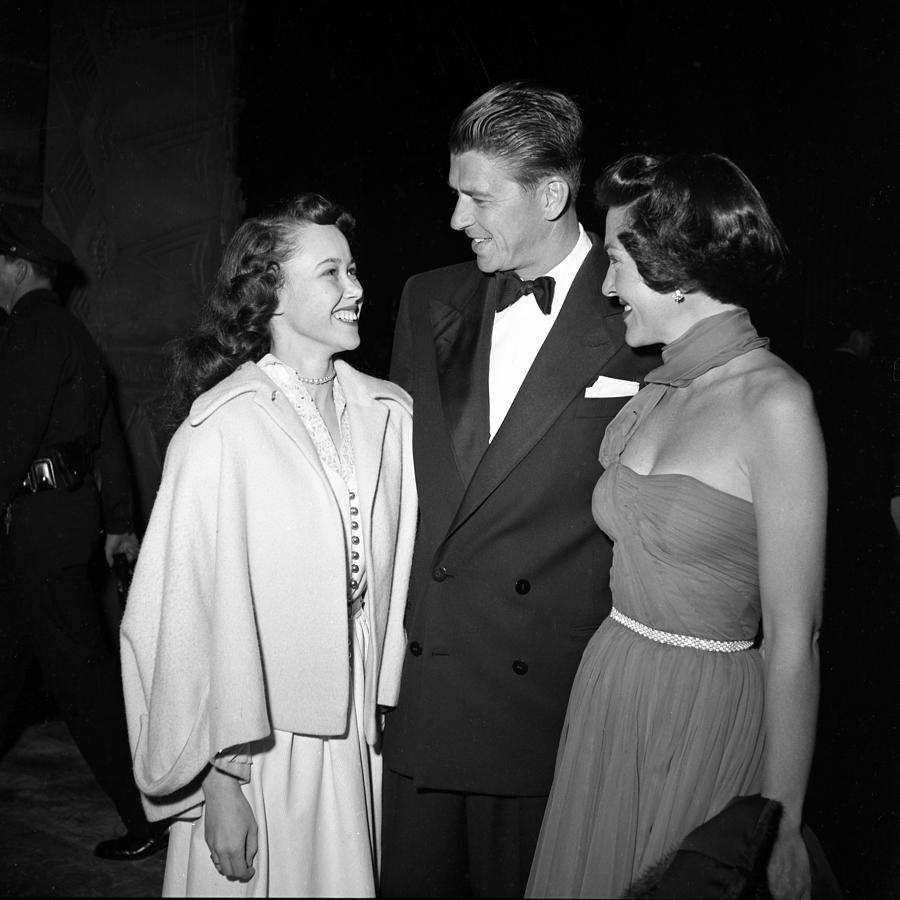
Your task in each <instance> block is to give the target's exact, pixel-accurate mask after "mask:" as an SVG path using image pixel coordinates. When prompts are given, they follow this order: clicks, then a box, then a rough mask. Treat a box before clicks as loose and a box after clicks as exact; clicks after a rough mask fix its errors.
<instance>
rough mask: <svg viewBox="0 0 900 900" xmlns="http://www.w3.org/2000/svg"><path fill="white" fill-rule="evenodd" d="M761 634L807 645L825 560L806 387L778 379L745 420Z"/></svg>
mask: <svg viewBox="0 0 900 900" xmlns="http://www.w3.org/2000/svg"><path fill="white" fill-rule="evenodd" d="M748 424H749V425H750V427H749V429H748V444H749V447H748V455H747V465H748V473H749V477H750V487H751V491H752V496H753V504H754V509H755V512H756V525H757V538H758V542H759V579H760V591H761V599H762V612H763V628H764V631H765V632H766V637H767V639H769V638H771V637H773V636H774V633H775V631H776V630H778V631H780V630H782V629H787V630H788V632H789V633H794V634H796V636H797V637H798V638H800V639H801V640H804V642H805V639H806V638H807V637H808V636H809V634H810V632H813V633H814V632H815V630H816V629H818V627H819V624H820V619H821V602H822V601H821V595H822V582H823V570H824V554H825V511H826V500H827V496H826V492H827V478H826V463H825V449H824V445H823V442H822V434H821V430H820V428H819V422H818V419H817V417H816V412H815V406H814V403H813V399H812V394H811V392H810V390H809V387H808V385H807V384H806V382H804V381H803V380H802V379H801V378H799V376H797V375H795V374H787V373H784V374H781V373H780V374H779V375H778V376H777V377H774V378H773V379H772V382H771V383H770V384H769V385H768V386H767V387H766V388H765V389H764V390H763V391H762V392H761V395H760V396H759V398H758V401H757V402H755V403H754V405H753V406H752V408H751V411H750V414H749V423H748Z"/></svg>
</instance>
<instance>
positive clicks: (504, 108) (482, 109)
mask: <svg viewBox="0 0 900 900" xmlns="http://www.w3.org/2000/svg"><path fill="white" fill-rule="evenodd" d="M583 131H584V126H583V125H582V121H581V112H580V110H579V109H578V105H577V104H576V103H575V101H574V100H573V99H572V98H571V97H568V96H567V95H566V94H563V93H562V92H560V91H557V90H553V89H552V88H548V87H543V86H541V85H538V84H533V83H532V82H529V81H508V82H506V83H504V84H498V85H497V86H496V87H492V88H491V89H490V90H489V91H487V92H486V93H484V94H482V95H481V96H480V97H478V98H477V99H476V100H473V101H472V103H470V104H469V105H468V106H467V107H466V108H465V109H464V110H463V111H462V112H461V113H460V114H459V115H458V116H457V117H456V120H455V121H454V123H453V125H452V126H451V128H450V139H449V147H450V153H451V154H453V155H459V154H461V153H465V152H467V151H469V150H475V151H477V152H479V153H483V154H484V155H485V156H488V157H491V158H492V159H495V160H497V161H500V162H502V163H503V164H504V165H505V166H506V167H507V169H508V170H509V173H510V175H511V176H512V177H513V178H514V179H515V180H516V181H517V182H518V183H519V184H520V185H522V187H524V188H527V189H533V188H534V187H536V186H537V185H538V183H539V182H540V181H541V179H543V178H546V177H547V176H553V175H557V176H562V178H563V180H565V181H566V183H567V184H568V185H569V192H570V195H571V196H570V203H574V202H575V198H576V197H577V196H578V190H579V188H580V187H581V169H582V166H583V164H584V156H583V152H582V148H581V139H582V134H583Z"/></svg>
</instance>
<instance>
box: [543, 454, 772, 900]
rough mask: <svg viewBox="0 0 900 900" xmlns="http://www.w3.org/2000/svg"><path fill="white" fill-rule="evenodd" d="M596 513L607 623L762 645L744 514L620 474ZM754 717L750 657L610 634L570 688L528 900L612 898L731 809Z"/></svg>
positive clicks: (756, 768)
mask: <svg viewBox="0 0 900 900" xmlns="http://www.w3.org/2000/svg"><path fill="white" fill-rule="evenodd" d="M593 507H594V516H595V518H596V519H597V521H598V523H599V524H600V526H601V527H602V528H603V530H604V531H606V532H607V533H608V534H609V535H610V536H611V537H612V538H613V539H614V541H615V554H614V559H613V568H612V589H613V597H614V605H615V609H617V610H618V611H619V612H620V613H623V614H624V615H625V616H628V617H630V618H631V619H634V620H636V621H637V622H639V623H641V624H642V625H646V626H650V627H651V628H654V629H657V630H659V631H665V632H669V633H674V634H677V635H689V636H691V637H696V638H706V639H710V640H719V641H742V640H743V641H752V640H753V639H754V638H755V636H756V633H757V628H758V623H759V617H760V604H759V586H758V573H757V552H756V523H755V517H754V513H753V506H752V504H751V503H749V502H748V501H745V500H743V499H741V498H739V497H735V496H732V495H730V494H725V493H723V492H721V491H719V490H717V489H715V488H713V487H710V486H709V485H706V484H704V483H702V482H700V481H697V480H696V479H694V478H692V477H690V476H687V475H639V474H637V473H635V472H633V471H632V470H631V469H629V468H627V467H626V466H624V465H622V464H621V463H620V462H618V461H614V462H612V464H611V465H610V466H609V467H608V468H607V470H606V472H605V473H604V474H603V476H602V478H601V479H600V481H599V482H598V484H597V487H596V488H595V491H594V502H593ZM763 701H764V692H763V667H762V659H761V657H760V655H759V653H758V651H757V650H755V649H748V650H740V651H737V652H715V651H709V650H702V649H695V648H693V647H683V646H673V645H671V644H666V643H659V642H657V641H654V640H651V639H649V638H647V637H644V636H642V635H641V634H638V633H636V632H635V631H633V630H631V629H630V628H627V627H626V626H625V625H623V624H620V623H619V622H618V621H615V620H613V619H612V618H609V619H607V620H606V621H604V622H603V624H602V625H601V626H600V628H599V629H598V631H597V632H596V634H595V635H594V637H593V638H592V639H591V641H590V643H589V644H588V646H587V648H586V649H585V652H584V656H583V658H582V662H581V665H580V668H579V670H578V673H577V675H576V677H575V682H574V685H573V687H572V693H571V697H570V700H569V707H568V711H567V714H566V720H565V725H564V727H563V733H562V738H561V743H560V749H559V753H558V756H557V761H556V771H555V777H554V782H553V789H552V791H551V794H550V799H549V802H548V805H547V811H546V814H545V817H544V822H543V826H542V830H541V835H540V839H539V841H538V848H537V851H536V854H535V858H534V863H533V866H532V870H531V877H530V879H529V884H528V891H527V893H528V895H529V896H538V897H540V896H549V897H588V896H589V897H616V896H621V895H622V894H623V893H624V892H625V891H626V890H627V889H628V887H629V885H630V884H631V883H632V882H633V881H634V880H636V879H637V878H638V877H639V876H640V875H641V874H642V873H643V872H644V870H645V869H646V868H648V867H649V866H651V865H654V864H655V863H657V862H658V861H659V860H660V859H661V857H663V856H664V855H665V854H666V853H667V852H669V851H670V850H672V849H673V848H674V847H675V846H676V845H677V844H678V843H679V842H680V840H681V839H682V838H684V837H685V836H686V835H687V834H688V833H689V832H690V831H691V830H692V829H694V828H695V827H697V826H698V825H700V824H701V823H703V822H704V821H706V820H707V819H709V818H710V817H711V816H714V815H716V814H717V813H718V812H720V811H721V810H722V809H723V808H724V807H725V806H726V805H727V803H728V802H729V801H730V800H731V799H732V798H733V797H734V796H735V795H739V794H751V793H756V792H758V791H759V790H760V787H761V782H762V761H763V750H764V732H763Z"/></svg>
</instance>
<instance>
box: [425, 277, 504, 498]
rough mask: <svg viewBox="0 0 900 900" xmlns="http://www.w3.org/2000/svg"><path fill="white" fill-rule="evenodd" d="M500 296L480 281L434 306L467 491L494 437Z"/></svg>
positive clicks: (446, 399) (490, 282)
mask: <svg viewBox="0 0 900 900" xmlns="http://www.w3.org/2000/svg"><path fill="white" fill-rule="evenodd" d="M498 290H499V281H498V279H494V278H486V277H483V276H479V277H478V278H477V281H476V282H475V283H474V284H473V283H472V282H467V283H466V284H465V285H464V286H463V289H461V290H460V291H459V292H458V293H457V294H456V295H455V296H454V297H452V298H451V300H450V301H449V302H444V301H442V300H431V301H430V308H429V311H430V316H431V326H432V330H433V336H434V347H435V356H436V361H437V372H438V383H439V385H440V391H441V405H442V406H443V410H444V419H445V421H446V423H447V428H448V429H449V432H450V438H451V443H452V448H453V455H454V457H455V459H456V465H457V468H458V470H459V474H460V477H461V478H462V481H463V484H464V485H465V484H468V483H469V480H470V479H471V477H472V473H473V472H474V471H475V469H476V467H477V466H478V463H479V461H480V459H481V457H482V456H483V455H484V451H485V450H486V449H487V446H488V437H489V435H490V411H489V403H490V397H489V388H488V368H489V365H490V352H491V331H492V329H493V324H494V312H493V311H494V302H495V299H496V297H495V295H496V292H497V291H498Z"/></svg>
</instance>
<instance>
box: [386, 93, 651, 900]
mask: <svg viewBox="0 0 900 900" xmlns="http://www.w3.org/2000/svg"><path fill="white" fill-rule="evenodd" d="M581 135H582V123H581V116H580V114H579V111H578V108H577V106H576V104H575V103H574V102H573V101H572V99H571V98H569V97H567V96H566V95H564V94H562V93H559V92H558V91H555V90H550V89H547V88H543V87H539V86H535V85H531V84H528V83H524V82H512V83H508V84H504V85H500V86H498V87H495V88H493V89H491V90H490V91H488V92H487V93H486V94H484V95H483V96H481V97H479V98H478V99H477V100H475V101H474V102H473V103H472V104H471V105H470V106H469V107H467V108H466V109H465V110H464V111H463V112H462V113H461V114H460V116H459V117H458V118H457V120H456V122H455V123H454V124H453V127H452V129H451V133H450V170H449V175H448V183H449V186H450V189H451V190H452V192H453V194H454V198H455V207H454V210H453V214H452V216H451V219H450V225H451V227H452V228H453V229H454V230H455V231H458V232H461V233H463V234H465V236H466V237H467V238H468V239H469V241H470V242H471V249H472V252H473V253H474V255H475V260H474V262H466V263H462V264H459V265H454V266H448V267H446V268H442V269H438V270H435V271H432V272H426V273H424V274H421V275H417V276H415V277H413V278H411V279H410V281H409V282H408V284H407V286H406V289H405V291H404V294H403V299H402V302H401V307H400V312H399V316H398V320H397V330H396V334H395V339H394V351H393V358H392V364H391V378H392V379H393V380H394V381H397V382H399V383H400V384H401V385H403V386H404V387H405V388H406V389H407V390H408V391H409V392H410V393H411V394H412V395H413V397H414V400H415V415H414V426H413V431H414V438H413V442H414V452H415V467H416V480H417V485H418V490H419V497H420V504H421V516H420V524H419V531H418V537H417V543H416V549H415V557H414V562H413V573H412V579H411V585H410V596H409V609H408V614H407V619H406V627H407V634H408V648H407V655H406V661H405V664H404V671H403V680H402V686H401V692H400V699H399V704H398V707H397V708H396V710H394V711H392V712H390V713H389V714H388V716H387V722H386V725H385V737H384V759H385V764H386V771H385V798H384V799H385V804H384V817H385V818H384V845H383V857H382V859H383V870H382V893H383V894H384V896H467V895H470V894H471V895H474V896H521V895H522V894H523V892H524V889H525V883H526V880H527V878H528V871H529V867H530V865H531V857H532V854H533V851H534V847H535V844H536V842H537V836H538V831H539V829H540V825H541V818H542V816H543V811H544V806H545V803H546V797H547V794H548V793H549V789H550V782H551V779H552V776H553V764H554V759H555V756H556V748H557V743H558V741H559V736H560V730H561V727H562V722H563V717H564V714H565V709H566V704H567V701H568V696H569V688H570V686H571V683H572V679H573V677H574V674H575V670H576V668H577V666H578V662H579V660H580V658H581V653H582V650H583V649H584V646H585V644H586V643H587V641H588V639H589V638H590V637H591V635H592V634H593V632H594V631H595V630H596V628H597V626H598V625H599V624H600V622H601V621H602V620H603V618H604V617H605V616H606V614H607V613H608V611H609V608H610V597H609V565H610V559H611V544H610V542H609V540H608V538H607V537H606V536H605V535H603V534H602V532H600V531H599V530H598V529H597V527H596V525H595V524H594V521H593V518H592V515H591V493H592V490H593V487H594V484H595V482H596V481H597V479H598V478H599V476H600V474H601V471H602V470H601V468H600V465H599V463H598V461H597V452H598V449H599V446H600V441H601V440H602V438H603V433H604V430H605V428H606V425H607V424H608V422H609V421H610V419H611V418H612V417H613V416H614V415H615V414H616V413H617V412H618V411H619V409H620V408H621V407H622V406H623V405H624V403H625V402H626V400H627V399H628V398H629V396H631V395H632V394H633V393H634V392H635V391H636V390H637V387H638V384H639V382H640V380H641V378H642V377H643V375H644V373H645V372H646V371H648V370H649V369H650V368H652V367H653V366H654V365H655V364H656V362H657V360H656V358H655V357H649V358H648V357H639V356H637V355H636V354H635V353H634V351H632V350H631V349H630V348H629V347H628V346H627V345H626V344H625V340H624V329H623V325H622V317H621V309H620V308H619V306H618V305H615V304H613V303H612V302H611V301H610V300H609V299H608V298H605V297H604V296H603V294H602V293H601V285H602V283H603V278H604V275H605V273H606V254H605V252H604V249H603V246H602V243H603V242H602V240H601V239H599V238H598V237H597V236H595V235H591V234H588V233H587V232H585V230H584V228H583V227H582V226H581V224H580V223H579V221H578V217H577V212H576V208H575V199H576V197H577V194H578V189H579V186H580V180H581V167H582V152H581Z"/></svg>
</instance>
